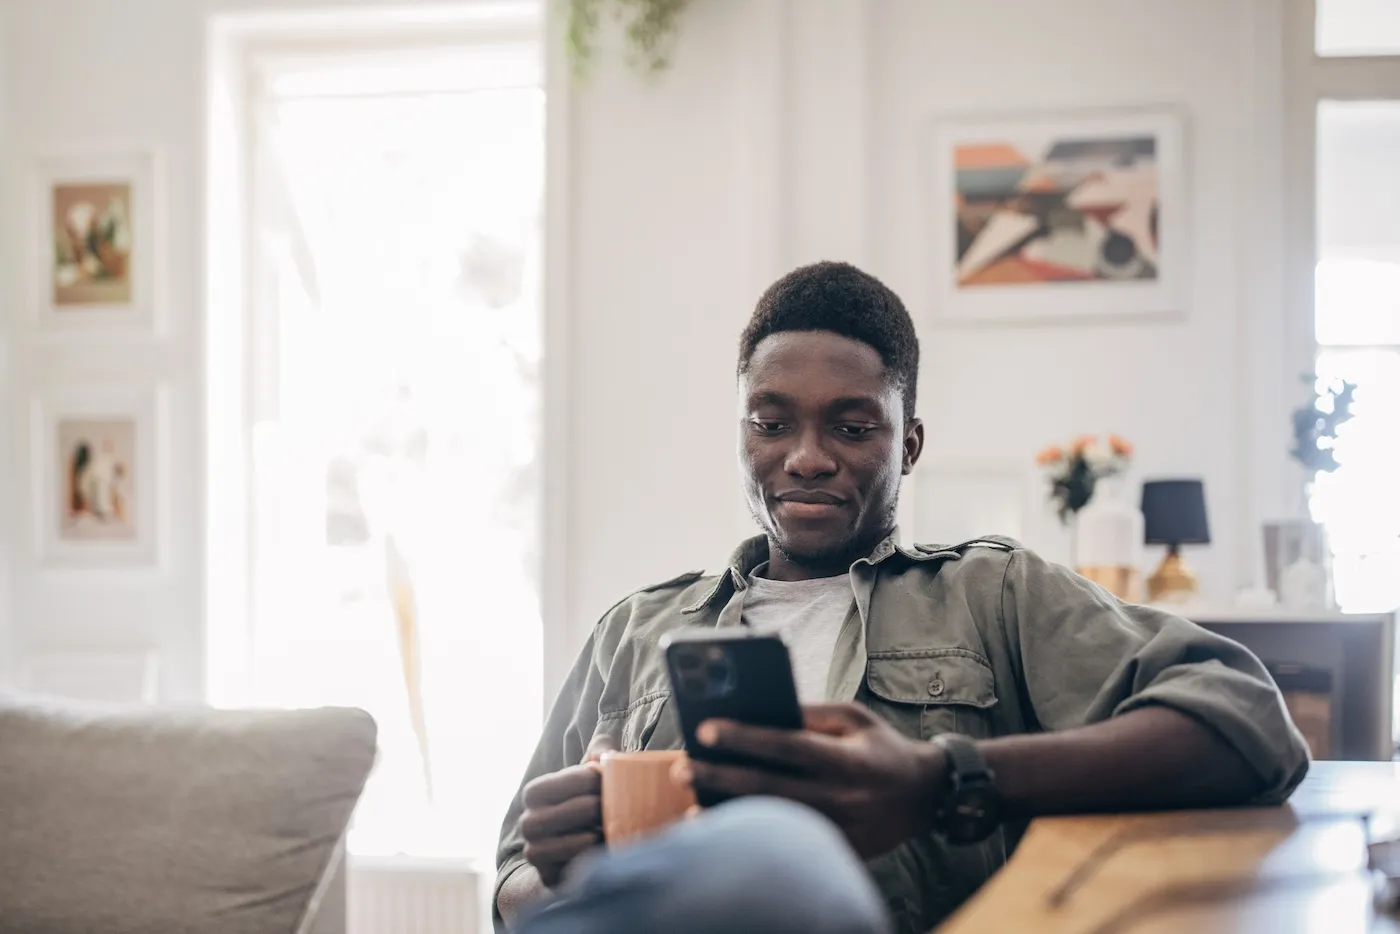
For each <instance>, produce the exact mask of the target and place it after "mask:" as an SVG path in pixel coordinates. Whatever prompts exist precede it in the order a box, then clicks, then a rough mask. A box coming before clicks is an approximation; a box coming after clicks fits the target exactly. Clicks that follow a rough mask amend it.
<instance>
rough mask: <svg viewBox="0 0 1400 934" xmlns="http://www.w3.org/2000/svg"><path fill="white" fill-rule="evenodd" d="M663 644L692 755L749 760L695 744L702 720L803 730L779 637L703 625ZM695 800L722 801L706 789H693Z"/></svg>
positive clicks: (706, 803) (789, 665)
mask: <svg viewBox="0 0 1400 934" xmlns="http://www.w3.org/2000/svg"><path fill="white" fill-rule="evenodd" d="M662 646H663V650H664V651H665V653H666V671H667V674H668V675H669V676H670V679H671V694H672V697H674V698H675V704H676V712H677V714H678V715H679V716H680V721H681V734H682V736H683V737H684V739H685V750H686V753H687V754H688V755H689V756H690V757H691V758H693V759H700V760H704V761H707V762H725V763H741V764H751V760H749V759H748V757H746V756H742V755H738V754H735V753H727V752H717V751H716V750H714V749H710V748H707V747H705V746H702V745H700V744H699V743H698V742H696V740H695V730H696V728H697V727H699V726H700V724H702V723H704V722H705V721H706V720H712V719H717V718H723V719H725V720H735V721H738V722H740V723H749V724H753V725H754V726H765V727H772V728H774V729H780V730H796V729H801V727H802V707H801V706H800V705H799V704H798V702H797V685H796V683H795V682H794V681H793V677H792V660H791V659H790V658H789V657H788V650H787V646H786V645H784V644H783V640H782V639H780V638H778V637H777V636H774V635H759V634H756V633H754V632H753V631H752V630H750V629H748V628H747V627H736V628H735V629H734V630H732V631H727V632H716V631H715V630H714V629H710V628H708V627H706V628H697V629H694V630H681V631H679V632H675V633H672V634H670V635H668V636H667V637H666V638H665V639H664V640H663V642H662ZM765 767H766V768H772V766H765ZM696 798H697V800H698V802H699V804H700V805H701V806H702V807H711V806H712V805H715V804H718V803H720V801H722V800H724V798H723V796H716V795H715V794H713V793H711V792H706V791H697V793H696Z"/></svg>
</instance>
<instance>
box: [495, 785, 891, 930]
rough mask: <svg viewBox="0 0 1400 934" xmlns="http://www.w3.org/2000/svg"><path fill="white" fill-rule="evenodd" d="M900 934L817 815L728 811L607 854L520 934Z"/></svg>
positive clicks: (738, 806)
mask: <svg viewBox="0 0 1400 934" xmlns="http://www.w3.org/2000/svg"><path fill="white" fill-rule="evenodd" d="M663 931H664V932H666V934H889V932H890V931H891V925H890V921H889V919H888V917H887V916H886V914H885V908H884V905H883V903H882V902H881V899H880V896H879V894H878V892H877V891H876V889H875V886H874V885H873V884H872V883H871V881H870V878H869V876H868V875H867V874H866V872H865V867H864V866H862V865H861V862H860V860H859V859H858V858H857V857H856V855H855V853H854V852H853V851H852V850H851V849H850V847H848V846H847V845H846V841H845V838H844V837H842V836H841V834H840V832H839V831H838V830H837V829H836V827H835V826H833V825H832V824H831V823H830V822H829V821H827V820H826V819H825V818H824V817H822V816H820V815H819V814H817V813H816V812H815V811H812V810H809V809H808V808H805V807H802V806H801V805H797V804H793V803H791V802H788V801H780V800H776V799H772V798H747V799H743V800H739V801H732V802H730V803H728V804H724V805H721V806H719V807H717V808H714V809H713V810H710V811H708V812H706V813H705V814H703V815H701V816H699V817H697V818H695V819H694V820H690V821H686V822H684V823H682V824H681V825H679V826H677V827H675V828H672V829H671V830H669V831H667V832H666V833H663V834H660V835H658V836H657V837H654V838H652V839H651V840H648V841H645V842H643V843H638V844H635V845H633V846H630V847H627V848H625V849H621V850H618V851H616V852H612V853H605V854H603V855H601V856H599V857H598V858H596V859H595V860H594V861H593V862H592V863H590V864H588V865H587V866H585V867H583V868H582V869H581V871H580V873H579V875H578V877H577V878H576V879H575V880H573V882H572V883H571V884H569V885H568V886H566V887H565V889H564V890H563V891H562V892H561V894H560V896H559V897H558V898H557V899H555V900H554V901H552V902H550V903H549V904H547V905H545V906H544V907H542V908H540V909H537V910H536V911H534V912H533V913H530V914H527V916H526V917H525V918H524V919H522V922H521V924H520V926H519V927H518V932H519V934H657V932H663Z"/></svg>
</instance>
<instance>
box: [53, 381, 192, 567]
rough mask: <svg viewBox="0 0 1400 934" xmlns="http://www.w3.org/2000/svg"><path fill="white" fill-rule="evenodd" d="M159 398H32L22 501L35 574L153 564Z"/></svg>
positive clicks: (157, 555)
mask: <svg viewBox="0 0 1400 934" xmlns="http://www.w3.org/2000/svg"><path fill="white" fill-rule="evenodd" d="M165 396H166V393H165V389H164V387H163V386H146V387H140V386H122V385H117V386H107V387H90V388H89V387H85V388H76V387H64V388H54V389H47V390H43V391H40V392H38V393H36V394H35V396H34V397H33V399H32V402H31V422H32V425H31V442H30V447H31V451H30V458H31V462H32V467H31V477H32V480H31V490H30V493H31V495H30V496H29V502H30V503H31V504H32V508H33V527H34V539H35V552H36V556H37V559H38V563H39V565H40V566H41V567H48V568H60V569H61V568H72V569H86V570H96V569H102V568H112V569H133V568H157V567H159V566H160V564H161V545H162V542H163V541H164V539H165V537H166V536H165V535H164V534H163V528H162V523H163V522H164V518H165V512H166V510H165V509H164V508H163V502H162V497H163V495H164V492H163V491H164V489H165V486H166V484H165V476H164V473H165V457H164V452H163V450H162V444H163V438H164V437H165V421H166V414H165V413H166V399H165Z"/></svg>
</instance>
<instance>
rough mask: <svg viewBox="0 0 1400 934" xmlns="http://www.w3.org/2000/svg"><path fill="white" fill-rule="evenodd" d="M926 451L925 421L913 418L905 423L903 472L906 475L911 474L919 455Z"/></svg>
mask: <svg viewBox="0 0 1400 934" xmlns="http://www.w3.org/2000/svg"><path fill="white" fill-rule="evenodd" d="M922 453H924V423H923V422H922V421H920V420H919V419H917V418H911V419H909V420H908V421H907V422H905V423H904V464H903V468H902V472H903V474H904V476H906V477H907V476H909V475H910V474H911V473H913V472H914V465H915V464H917V463H918V462H919V455H920V454H922Z"/></svg>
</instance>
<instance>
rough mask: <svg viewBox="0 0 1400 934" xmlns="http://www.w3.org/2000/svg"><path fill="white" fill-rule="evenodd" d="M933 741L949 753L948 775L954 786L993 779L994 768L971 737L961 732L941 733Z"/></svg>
mask: <svg viewBox="0 0 1400 934" xmlns="http://www.w3.org/2000/svg"><path fill="white" fill-rule="evenodd" d="M933 741H934V742H935V743H937V744H938V745H939V746H940V747H941V748H942V749H943V751H944V752H946V753H947V754H948V766H949V768H948V777H949V779H950V780H951V781H952V783H953V786H954V787H957V786H958V785H962V784H966V783H967V782H969V781H974V782H975V781H979V780H985V781H988V782H990V781H992V778H993V776H992V770H991V768H990V767H989V766H988V765H987V760H986V759H984V758H982V753H981V752H979V751H978V749H977V744H976V743H974V742H973V741H972V740H971V739H969V738H968V737H966V736H963V735H961V734H959V733H941V734H939V735H938V736H935V737H934V738H933Z"/></svg>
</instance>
